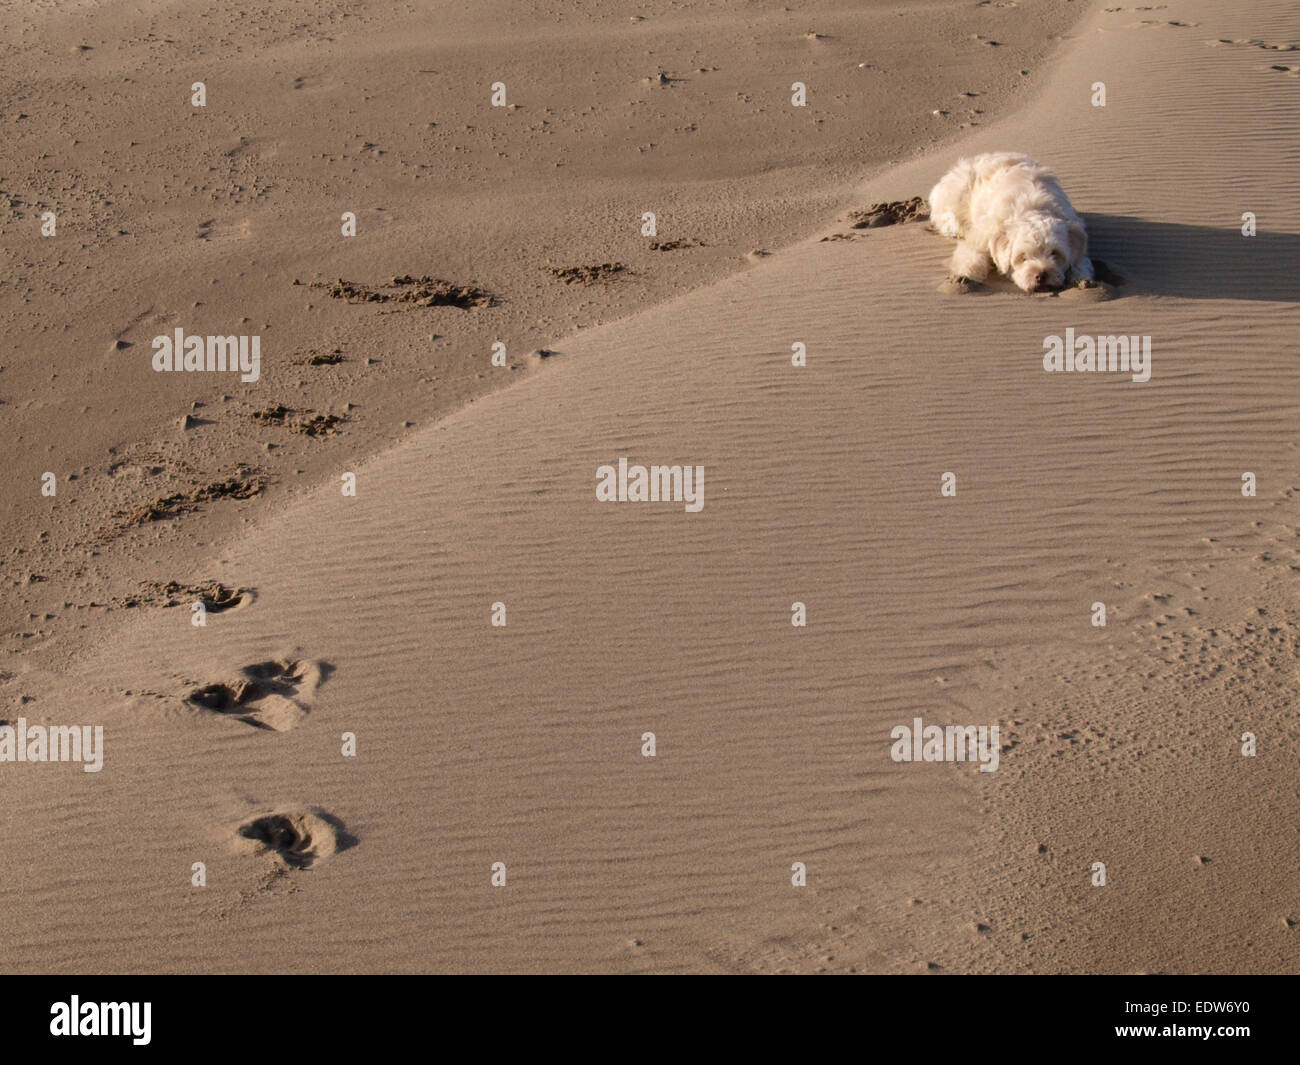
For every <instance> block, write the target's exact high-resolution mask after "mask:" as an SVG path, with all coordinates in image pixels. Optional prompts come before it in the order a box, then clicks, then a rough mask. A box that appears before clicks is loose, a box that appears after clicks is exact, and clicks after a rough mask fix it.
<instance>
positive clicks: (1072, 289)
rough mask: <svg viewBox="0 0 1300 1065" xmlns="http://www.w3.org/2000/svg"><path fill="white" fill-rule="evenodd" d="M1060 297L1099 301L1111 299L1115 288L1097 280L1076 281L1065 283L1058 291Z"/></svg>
mask: <svg viewBox="0 0 1300 1065" xmlns="http://www.w3.org/2000/svg"><path fill="white" fill-rule="evenodd" d="M1058 295H1060V297H1061V298H1062V299H1067V300H1081V301H1082V302H1084V303H1100V302H1101V301H1102V300H1108V299H1113V298H1114V296H1115V290H1114V289H1112V288H1111V287H1110V286H1109V285H1103V284H1101V283H1100V282H1099V281H1093V280H1091V279H1089V280H1085V281H1076V282H1075V283H1074V284H1072V285H1067V286H1066V287H1065V288H1063V289H1061V291H1060V292H1059V293H1058Z"/></svg>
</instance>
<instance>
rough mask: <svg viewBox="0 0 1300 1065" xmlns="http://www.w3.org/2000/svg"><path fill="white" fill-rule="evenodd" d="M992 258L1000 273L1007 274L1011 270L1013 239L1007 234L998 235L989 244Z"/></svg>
mask: <svg viewBox="0 0 1300 1065" xmlns="http://www.w3.org/2000/svg"><path fill="white" fill-rule="evenodd" d="M989 253H990V257H991V258H992V259H993V265H994V266H996V267H997V268H998V273H1000V274H1005V273H1007V272H1008V271H1009V270H1010V269H1011V238H1010V237H1009V236H1007V235H1006V234H1005V233H998V234H997V235H996V236H995V237H994V238H993V240H992V241H991V242H990V243H989Z"/></svg>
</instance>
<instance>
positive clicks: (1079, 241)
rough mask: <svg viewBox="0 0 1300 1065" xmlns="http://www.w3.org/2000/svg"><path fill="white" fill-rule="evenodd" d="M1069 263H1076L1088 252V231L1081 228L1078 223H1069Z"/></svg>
mask: <svg viewBox="0 0 1300 1065" xmlns="http://www.w3.org/2000/svg"><path fill="white" fill-rule="evenodd" d="M1069 235H1070V261H1071V262H1073V263H1077V262H1078V261H1079V260H1080V259H1082V258H1083V257H1084V255H1086V254H1087V251H1088V231H1087V230H1086V229H1084V228H1083V226H1082V225H1081V224H1080V223H1079V222H1071V223H1070V229H1069Z"/></svg>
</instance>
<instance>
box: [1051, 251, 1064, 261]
mask: <svg viewBox="0 0 1300 1065" xmlns="http://www.w3.org/2000/svg"><path fill="white" fill-rule="evenodd" d="M1052 258H1053V259H1055V260H1056V261H1057V262H1058V263H1063V262H1065V256H1064V255H1062V254H1061V253H1060V251H1054V252H1052Z"/></svg>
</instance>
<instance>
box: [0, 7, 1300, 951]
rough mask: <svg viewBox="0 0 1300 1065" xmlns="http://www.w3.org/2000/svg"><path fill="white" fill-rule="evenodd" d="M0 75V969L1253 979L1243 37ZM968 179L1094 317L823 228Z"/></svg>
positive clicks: (1279, 234) (212, 57) (1254, 604)
mask: <svg viewBox="0 0 1300 1065" xmlns="http://www.w3.org/2000/svg"><path fill="white" fill-rule="evenodd" d="M0 29H3V30H4V33H3V37H4V39H5V40H6V41H7V42H8V44H7V45H6V46H5V52H6V60H5V63H4V65H3V75H0V86H3V91H4V95H3V100H4V102H3V111H2V113H0V121H3V123H4V124H5V128H6V131H7V137H6V144H5V149H4V153H3V155H4V165H3V166H2V167H0V192H3V194H4V195H3V199H0V235H2V236H3V241H2V245H3V249H4V256H5V269H4V271H3V279H2V280H0V313H2V314H3V320H4V322H5V324H6V330H5V333H6V336H5V340H4V350H3V351H2V352H0V421H2V422H3V425H4V431H5V435H6V440H7V441H8V443H9V448H8V449H7V454H8V455H9V458H10V469H9V472H8V474H7V476H6V478H5V482H4V484H5V487H4V491H3V493H2V494H0V520H2V521H3V523H4V531H5V534H6V539H7V541H8V549H7V550H6V552H5V553H4V556H3V558H4V568H3V579H4V581H5V584H6V586H7V588H8V589H9V594H8V595H6V596H5V598H4V611H5V614H4V618H3V626H0V629H2V630H3V635H2V636H0V641H2V642H0V646H2V647H3V649H4V661H3V662H2V663H0V694H3V697H4V706H3V707H2V708H0V719H2V723H0V729H3V727H4V726H5V725H7V726H9V727H11V728H13V729H15V730H16V729H17V727H18V725H19V721H20V719H21V721H22V727H23V728H24V730H27V729H38V728H44V729H51V728H55V727H59V726H88V727H91V728H96V727H98V728H100V729H101V732H100V733H99V734H98V735H100V736H101V739H100V741H99V749H98V756H99V757H100V758H101V761H102V764H101V765H99V766H98V767H96V771H93V772H86V771H85V769H88V768H91V766H90V765H89V764H69V762H67V761H65V762H62V763H60V762H55V761H51V760H46V761H36V762H33V761H19V760H16V759H15V760H10V761H5V760H3V746H2V745H0V788H2V789H3V795H4V801H3V803H0V832H2V833H3V836H4V839H5V859H6V860H5V861H4V862H2V863H0V957H3V959H4V962H3V968H4V970H5V971H7V972H18V973H49V972H54V973H67V972H89V973H116V972H128V973H170V972H177V973H197V972H204V973H209V972H214V973H230V972H236V973H245V972H248V973H262V972H280V973H309V972H310V973H355V972H401V973H409V972H453V973H462V972H562V973H571V972H592V973H701V972H703V973H778V972H780V973H812V972H826V973H916V974H925V973H957V974H963V973H1283V972H1294V971H1295V969H1296V965H1297V959H1300V950H1298V949H1297V939H1296V936H1297V934H1300V933H1298V931H1297V929H1296V924H1297V922H1298V921H1300V888H1298V887H1297V884H1298V883H1300V880H1298V879H1297V873H1300V836H1298V835H1297V832H1296V824H1297V819H1298V817H1300V791H1298V790H1297V786H1296V781H1297V750H1298V745H1300V716H1298V714H1297V710H1296V707H1295V705H1294V698H1293V692H1294V688H1295V684H1296V680H1297V669H1298V668H1300V662H1298V660H1297V656H1298V653H1300V647H1298V646H1297V643H1298V638H1300V601H1298V600H1297V597H1296V589H1297V573H1298V572H1300V473H1298V472H1297V457H1298V456H1300V418H1298V415H1300V378H1297V376H1296V374H1295V371H1294V361H1295V336H1296V332H1297V328H1298V327H1300V311H1298V310H1297V305H1298V304H1300V281H1297V279H1296V275H1295V264H1296V263H1297V262H1300V166H1298V165H1297V164H1300V136H1298V134H1300V103H1297V96H1296V93H1297V80H1296V79H1297V77H1298V76H1300V20H1298V19H1297V17H1296V15H1295V12H1294V9H1293V8H1292V7H1291V6H1290V5H1288V4H1287V3H1285V2H1284V0H1251V2H1249V3H1243V4H1236V5H1221V4H1216V3H1212V2H1210V0H1171V2H1169V3H1167V4H1158V5H1139V6H1130V7H1117V6H1113V5H1112V4H1103V3H1084V2H1083V0H1076V2H1069V0H1060V2H1056V0H1022V2H1020V3H1019V4H1016V3H1010V2H1005V3H1000V2H992V3H990V2H984V3H974V2H966V0H963V2H961V3H953V2H948V0H943V2H938V0H935V2H931V0H922V2H917V3H908V4H895V3H868V4H862V5H849V4H835V3H814V4H810V5H806V6H803V7H800V8H797V9H793V10H788V9H768V8H766V7H763V6H760V5H751V4H747V3H742V2H739V0H719V2H716V3H700V4H688V5H670V4H656V3H646V4H644V5H640V6H638V7H637V8H636V9H635V12H634V13H632V14H629V12H628V10H626V9H624V8H623V7H620V6H616V5H604V4H597V5H592V6H590V7H589V6H587V5H582V6H574V7H573V8H572V10H570V9H569V8H567V7H566V8H565V9H564V11H563V12H562V13H559V14H557V13H556V12H555V11H553V10H552V9H551V8H550V7H548V6H546V5H537V4H531V3H530V4H523V5H513V4H506V3H489V4H486V5H475V6H474V7H473V9H472V10H465V9H461V8H459V7H456V6H453V5H443V4H431V5H427V6H426V7H425V8H422V9H420V10H412V9H411V8H410V7H408V6H405V5H393V4H387V3H371V2H364V0H337V2H335V3H332V4H329V5H324V6H322V5H317V4H311V3H296V2H292V0H275V2H267V3H264V4H261V5H254V7H253V8H251V9H249V10H248V11H246V12H245V13H244V14H243V15H242V16H241V15H235V14H216V13H210V12H209V11H208V10H207V8H206V6H205V5H200V4H196V3H183V4H163V3H146V4H141V5H135V6H134V7H126V6H120V7H119V6H115V5H106V6H92V5H88V4H80V3H76V2H68V3H48V4H39V5H37V4H33V5H30V6H23V7H16V8H6V9H5V10H4V11H3V12H0ZM196 83H202V85H203V89H204V99H205V103H204V104H203V105H202V106H196V105H195V104H194V103H193V93H194V92H195V91H196V90H195V89H194V88H193V86H194V85H195V84H196ZM796 84H798V85H802V86H804V89H805V97H804V100H803V104H802V105H798V104H796V103H794V102H793V101H794V96H793V95H792V94H795V93H797V90H796V89H795V88H794V86H795V85H796ZM498 85H501V86H504V88H503V89H501V90H499V89H498V88H497V86H498ZM1099 86H1100V87H1101V88H1100V90H1099V88H1098V87H1099ZM499 92H503V93H504V97H503V99H504V104H503V105H502V106H494V105H493V103H492V98H493V96H494V94H498V93H499ZM999 150H1014V151H1023V152H1026V153H1029V154H1030V155H1032V156H1034V157H1035V158H1036V159H1039V160H1041V161H1043V162H1045V163H1047V164H1049V165H1050V166H1052V167H1053V168H1054V169H1055V170H1056V172H1057V173H1058V174H1059V175H1060V177H1061V180H1062V183H1063V186H1064V187H1065V189H1066V190H1067V191H1068V193H1069V195H1070V198H1071V200H1072V202H1073V203H1074V205H1075V206H1076V207H1077V208H1078V210H1079V211H1080V212H1081V213H1082V215H1083V216H1084V218H1085V220H1086V222H1087V226H1088V230H1089V237H1090V248H1091V251H1092V254H1093V256H1094V258H1096V259H1098V260H1100V261H1101V262H1102V263H1103V264H1104V271H1103V274H1102V284H1100V285H1098V286H1097V287H1094V288H1086V289H1084V288H1080V289H1066V290H1064V291H1062V292H1060V293H1055V292H1053V293H1035V294H1033V295H1026V294H1024V293H1021V292H1018V291H1016V290H1015V289H1013V288H1011V287H1010V286H1009V285H1006V284H1003V283H993V284H989V285H986V286H975V287H973V288H972V289H971V290H969V291H961V292H957V291H953V286H952V285H950V284H946V283H945V274H946V263H947V260H948V256H949V255H950V253H951V242H950V241H948V240H946V239H944V238H943V237H941V236H939V235H938V234H936V233H934V232H933V231H931V230H930V229H929V228H928V226H927V225H926V224H925V222H924V221H923V220H921V221H908V222H902V223H899V224H893V225H883V226H863V227H861V228H856V227H855V223H858V222H861V221H862V219H863V217H864V216H863V214H862V213H861V212H863V211H864V210H865V209H868V208H869V207H870V206H871V205H875V204H884V203H889V202H897V201H907V200H909V199H911V198H912V197H917V196H920V197H924V196H925V195H926V193H927V192H928V190H929V189H930V188H931V186H932V185H933V184H934V183H935V181H936V180H937V179H938V178H939V177H940V176H942V175H943V174H944V172H945V171H946V170H947V169H948V168H949V167H950V166H951V165H952V164H953V162H955V161H956V159H957V158H958V157H960V156H966V155H972V154H976V153H979V152H986V151H999ZM50 213H52V214H53V216H54V219H55V222H54V225H55V231H54V233H53V234H51V235H42V225H43V224H48V223H45V222H44V220H45V216H46V215H47V214H50ZM647 213H649V214H651V215H653V233H648V232H647V231H646V227H647V225H648V223H647V221H646V215H647ZM347 215H351V216H352V218H353V224H354V225H355V236H348V235H345V231H346V229H347V228H348V226H349V222H348V220H347V217H346V216H347ZM176 330H181V331H182V332H181V335H182V338H183V337H184V336H203V335H210V334H221V335H232V336H233V335H239V336H245V335H247V336H257V337H258V338H259V340H260V347H259V349H258V350H259V352H260V360H261V361H260V365H259V367H258V372H257V376H256V379H255V380H248V381H245V380H241V375H240V374H238V373H232V372H230V371H228V370H227V371H224V372H207V371H204V372H180V373H177V372H158V371H156V370H155V369H154V366H153V360H154V356H155V351H156V343H155V337H158V336H164V337H168V338H171V337H174V336H175V335H176ZM1115 335H1122V336H1125V337H1132V338H1133V340H1134V345H1135V350H1136V349H1137V348H1144V350H1146V351H1149V352H1150V361H1149V365H1148V367H1147V370H1148V371H1149V379H1135V378H1140V377H1143V375H1141V374H1137V373H1119V372H1048V371H1047V370H1045V366H1044V352H1045V350H1047V349H1048V348H1049V347H1050V346H1051V338H1066V337H1068V338H1069V342H1070V343H1073V341H1074V338H1076V337H1103V336H1115ZM494 355H495V358H494ZM638 465H640V466H645V467H650V466H652V465H663V466H669V467H671V466H677V467H680V468H681V469H682V470H683V471H687V472H690V473H693V474H694V477H693V479H692V481H691V483H690V490H691V492H690V493H689V494H688V498H683V497H682V495H681V494H678V495H677V496H676V497H675V498H674V500H673V501H671V502H669V501H657V502H649V501H647V502H640V503H638V502H637V501H636V500H635V493H629V492H628V491H627V476H628V473H627V472H624V471H634V469H635V467H637V466H638ZM602 470H605V471H606V473H602ZM47 475H52V479H51V477H49V476H47ZM608 478H613V480H612V481H609V482H608V483H610V484H612V485H613V486H614V487H613V489H612V491H613V501H603V500H602V495H601V487H600V486H601V484H602V481H603V480H606V479H608ZM51 483H52V484H53V485H54V486H55V487H54V491H53V494H50V492H49V490H48V485H50V484H51ZM665 483H671V479H669V481H666V482H665ZM620 500H621V501H620ZM195 604H202V606H201V608H200V609H199V610H198V611H197V613H196V609H195ZM1099 608H1101V609H1100V610H1099ZM1103 617H1104V623H1099V619H1101V618H1103ZM196 620H198V621H201V622H202V624H196V623H195V622H196ZM933 725H937V726H940V727H948V726H958V727H961V728H968V727H969V728H971V729H981V728H982V729H985V730H986V732H987V733H988V734H990V735H992V736H993V739H992V740H991V743H992V747H991V749H990V750H988V751H986V752H985V753H986V754H987V755H988V758H987V759H986V760H985V761H983V762H981V763H980V764H978V765H976V764H972V763H971V762H969V761H962V762H954V761H951V760H937V761H927V760H924V759H921V760H915V759H913V758H911V757H907V758H905V759H904V758H900V757H899V756H898V743H899V740H898V736H899V734H900V733H899V730H900V729H902V730H904V731H905V732H906V735H907V737H908V738H907V740H906V741H905V747H906V749H907V752H908V753H909V755H910V753H911V751H912V750H913V748H912V746H911V735H912V732H913V731H920V730H921V729H923V728H924V727H925V726H933ZM994 727H996V730H997V731H996V733H992V731H991V730H992V729H993V728H994ZM86 735H91V734H90V733H87V734H86ZM16 736H17V733H16V731H15V737H16ZM0 744H2V737H0ZM914 750H915V752H916V753H918V754H919V753H920V752H921V750H922V747H921V744H920V742H919V740H918V743H917V746H916V747H915V748H914ZM84 753H86V752H83V754H84ZM83 761H84V762H86V763H88V762H89V759H83ZM38 918H39V919H38Z"/></svg>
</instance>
